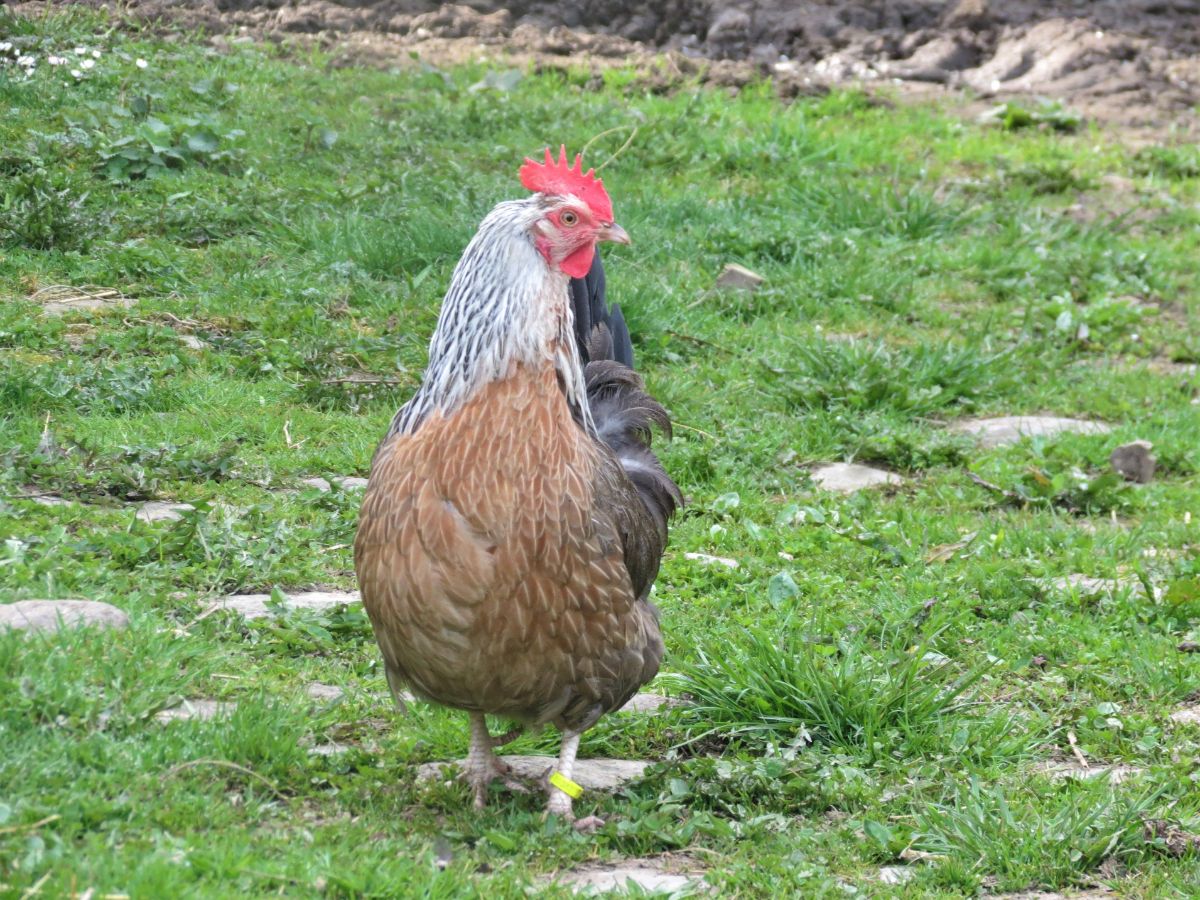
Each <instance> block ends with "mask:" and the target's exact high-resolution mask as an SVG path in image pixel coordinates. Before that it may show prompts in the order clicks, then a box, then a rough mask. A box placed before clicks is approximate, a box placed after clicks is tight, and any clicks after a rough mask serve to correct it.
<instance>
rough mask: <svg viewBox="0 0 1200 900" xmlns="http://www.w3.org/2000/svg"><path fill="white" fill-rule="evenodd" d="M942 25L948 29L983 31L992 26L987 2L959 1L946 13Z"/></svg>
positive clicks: (978, 0)
mask: <svg viewBox="0 0 1200 900" xmlns="http://www.w3.org/2000/svg"><path fill="white" fill-rule="evenodd" d="M942 23H943V24H944V25H945V26H946V27H947V28H969V29H971V30H972V31H982V30H983V29H985V28H987V27H988V26H989V25H991V24H992V16H991V14H990V13H989V12H988V5H987V0H958V3H955V4H954V5H953V6H952V7H951V8H950V10H949V12H947V13H946V15H945V18H943V19H942Z"/></svg>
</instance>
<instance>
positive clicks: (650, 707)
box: [617, 691, 683, 713]
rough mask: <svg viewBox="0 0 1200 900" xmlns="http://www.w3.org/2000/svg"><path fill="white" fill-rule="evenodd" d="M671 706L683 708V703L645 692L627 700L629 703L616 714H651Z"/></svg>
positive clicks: (676, 699)
mask: <svg viewBox="0 0 1200 900" xmlns="http://www.w3.org/2000/svg"><path fill="white" fill-rule="evenodd" d="M672 706H683V701H682V700H680V699H678V698H677V697H667V696H664V695H663V694H655V693H652V692H650V691H647V692H645V693H642V694H634V695H633V696H632V697H630V698H629V702H628V703H626V704H625V705H624V706H622V707H621V708H620V709H618V710H617V712H623V713H651V712H658V711H659V710H660V709H669V708H670V707H672Z"/></svg>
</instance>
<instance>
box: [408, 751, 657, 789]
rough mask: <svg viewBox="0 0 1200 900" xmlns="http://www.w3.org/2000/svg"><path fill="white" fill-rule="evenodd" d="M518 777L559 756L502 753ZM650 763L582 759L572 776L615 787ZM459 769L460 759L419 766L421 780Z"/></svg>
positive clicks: (587, 784) (539, 771)
mask: <svg viewBox="0 0 1200 900" xmlns="http://www.w3.org/2000/svg"><path fill="white" fill-rule="evenodd" d="M500 758H501V759H502V760H504V762H506V763H508V764H509V765H510V766H511V767H512V769H513V772H514V773H516V774H517V775H518V776H519V777H522V778H528V779H535V780H536V779H538V778H541V777H542V775H543V774H545V772H546V770H547V769H552V768H554V766H555V765H556V764H557V762H558V760H557V759H556V758H555V757H553V756H502V757H500ZM649 765H650V763H648V762H645V761H643V760H638V759H579V760H576V761H575V771H574V773H573V774H572V776H571V777H572V778H573V779H574V780H575V781H576V782H577V783H578V784H579V786H580V787H582V788H583V789H584V790H585V791H615V790H616V789H617V788H619V787H623V786H624V785H626V784H629V783H630V782H631V781H637V779H639V778H641V777H642V773H643V772H645V771H646V768H647V766H649ZM450 768H453V769H459V768H461V763H460V762H459V761H457V760H455V761H454V762H449V763H446V762H432V763H425V764H424V765H421V766H418V767H417V780H418V781H433V780H435V779H437V778H440V777H441V776H442V773H443V771H444V770H446V769H450Z"/></svg>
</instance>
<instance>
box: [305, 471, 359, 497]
mask: <svg viewBox="0 0 1200 900" xmlns="http://www.w3.org/2000/svg"><path fill="white" fill-rule="evenodd" d="M330 481H332V482H333V484H336V485H337V486H338V487H339V488H341V489H342V490H343V491H365V490H366V489H367V479H365V478H360V477H358V476H357V475H343V476H338V475H335V476H333V478H331V479H325V478H321V477H319V476H318V477H315V478H302V479H301V480H300V483H301V484H304V485H307V486H308V487H311V488H316V489H317V490H318V491H320V492H321V493H322V494H326V493H328V492H329V491H331V490H333V484H330Z"/></svg>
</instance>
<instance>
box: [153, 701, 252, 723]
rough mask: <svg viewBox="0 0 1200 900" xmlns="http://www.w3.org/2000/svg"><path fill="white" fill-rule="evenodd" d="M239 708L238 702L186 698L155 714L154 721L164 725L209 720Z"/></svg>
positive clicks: (227, 714) (231, 713)
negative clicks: (176, 704)
mask: <svg viewBox="0 0 1200 900" xmlns="http://www.w3.org/2000/svg"><path fill="white" fill-rule="evenodd" d="M235 709H237V704H236V703H224V702H222V701H220V700H184V701H183V702H182V703H180V704H179V705H178V706H172V707H171V708H170V709H164V710H162V711H160V712H158V713H156V714H155V716H154V721H155V722H158V723H160V724H162V725H168V724H170V723H171V722H189V721H192V720H193V719H194V720H196V721H198V722H207V721H209V720H210V719H216V718H218V717H221V718H224V717H226V716H230V715H233V711H234V710H235Z"/></svg>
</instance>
